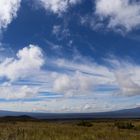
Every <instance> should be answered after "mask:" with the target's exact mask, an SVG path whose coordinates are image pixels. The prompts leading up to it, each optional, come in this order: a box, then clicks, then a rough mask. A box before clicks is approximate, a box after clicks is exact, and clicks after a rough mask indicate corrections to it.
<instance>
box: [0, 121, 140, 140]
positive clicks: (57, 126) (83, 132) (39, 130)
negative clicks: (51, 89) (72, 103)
mask: <svg viewBox="0 0 140 140" xmlns="http://www.w3.org/2000/svg"><path fill="white" fill-rule="evenodd" d="M79 123H80V124H84V125H79ZM132 123H133V125H134V126H135V127H134V128H132V129H119V128H117V127H116V126H115V121H106V122H105V121H98V122H93V121H92V122H90V124H92V125H85V124H86V122H84V123H83V122H82V123H81V122H77V121H73V122H45V121H44V122H31V121H30V122H28V121H27V122H20V121H17V122H0V140H140V122H139V121H138V120H137V121H132ZM88 124H89V122H88Z"/></svg>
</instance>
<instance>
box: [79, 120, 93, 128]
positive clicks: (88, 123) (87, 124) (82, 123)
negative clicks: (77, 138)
mask: <svg viewBox="0 0 140 140" xmlns="http://www.w3.org/2000/svg"><path fill="white" fill-rule="evenodd" d="M77 125H78V126H84V127H91V126H92V123H91V122H89V121H81V122H79V123H78V124H77Z"/></svg>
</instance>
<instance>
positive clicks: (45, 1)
mask: <svg viewBox="0 0 140 140" xmlns="http://www.w3.org/2000/svg"><path fill="white" fill-rule="evenodd" d="M38 1H39V2H40V4H41V5H42V6H43V7H44V8H45V9H46V10H50V11H52V12H53V13H55V14H61V13H63V12H66V11H67V9H68V8H69V7H70V6H73V5H76V4H77V3H79V2H81V0H38Z"/></svg>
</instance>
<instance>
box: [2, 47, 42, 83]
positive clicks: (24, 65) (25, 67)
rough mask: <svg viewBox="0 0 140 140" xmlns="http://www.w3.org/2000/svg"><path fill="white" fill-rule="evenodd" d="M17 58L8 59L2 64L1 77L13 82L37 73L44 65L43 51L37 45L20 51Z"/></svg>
mask: <svg viewBox="0 0 140 140" xmlns="http://www.w3.org/2000/svg"><path fill="white" fill-rule="evenodd" d="M16 56H17V58H6V59H5V60H4V61H3V62H2V63H0V76H1V77H6V78H8V79H10V80H12V81H14V80H17V79H20V78H25V77H28V76H31V75H32V74H35V73H37V72H38V71H39V70H40V68H41V66H42V65H43V64H44V59H43V54H42V51H41V49H40V48H39V47H38V46H35V45H29V46H28V47H25V48H23V49H22V50H19V52H18V53H17V54H16Z"/></svg>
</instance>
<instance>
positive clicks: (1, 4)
mask: <svg viewBox="0 0 140 140" xmlns="http://www.w3.org/2000/svg"><path fill="white" fill-rule="evenodd" d="M20 2H21V0H0V30H1V29H5V28H7V26H8V25H9V24H10V23H11V21H12V20H13V19H14V18H15V17H16V16H17V12H18V9H19V7H20Z"/></svg>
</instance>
